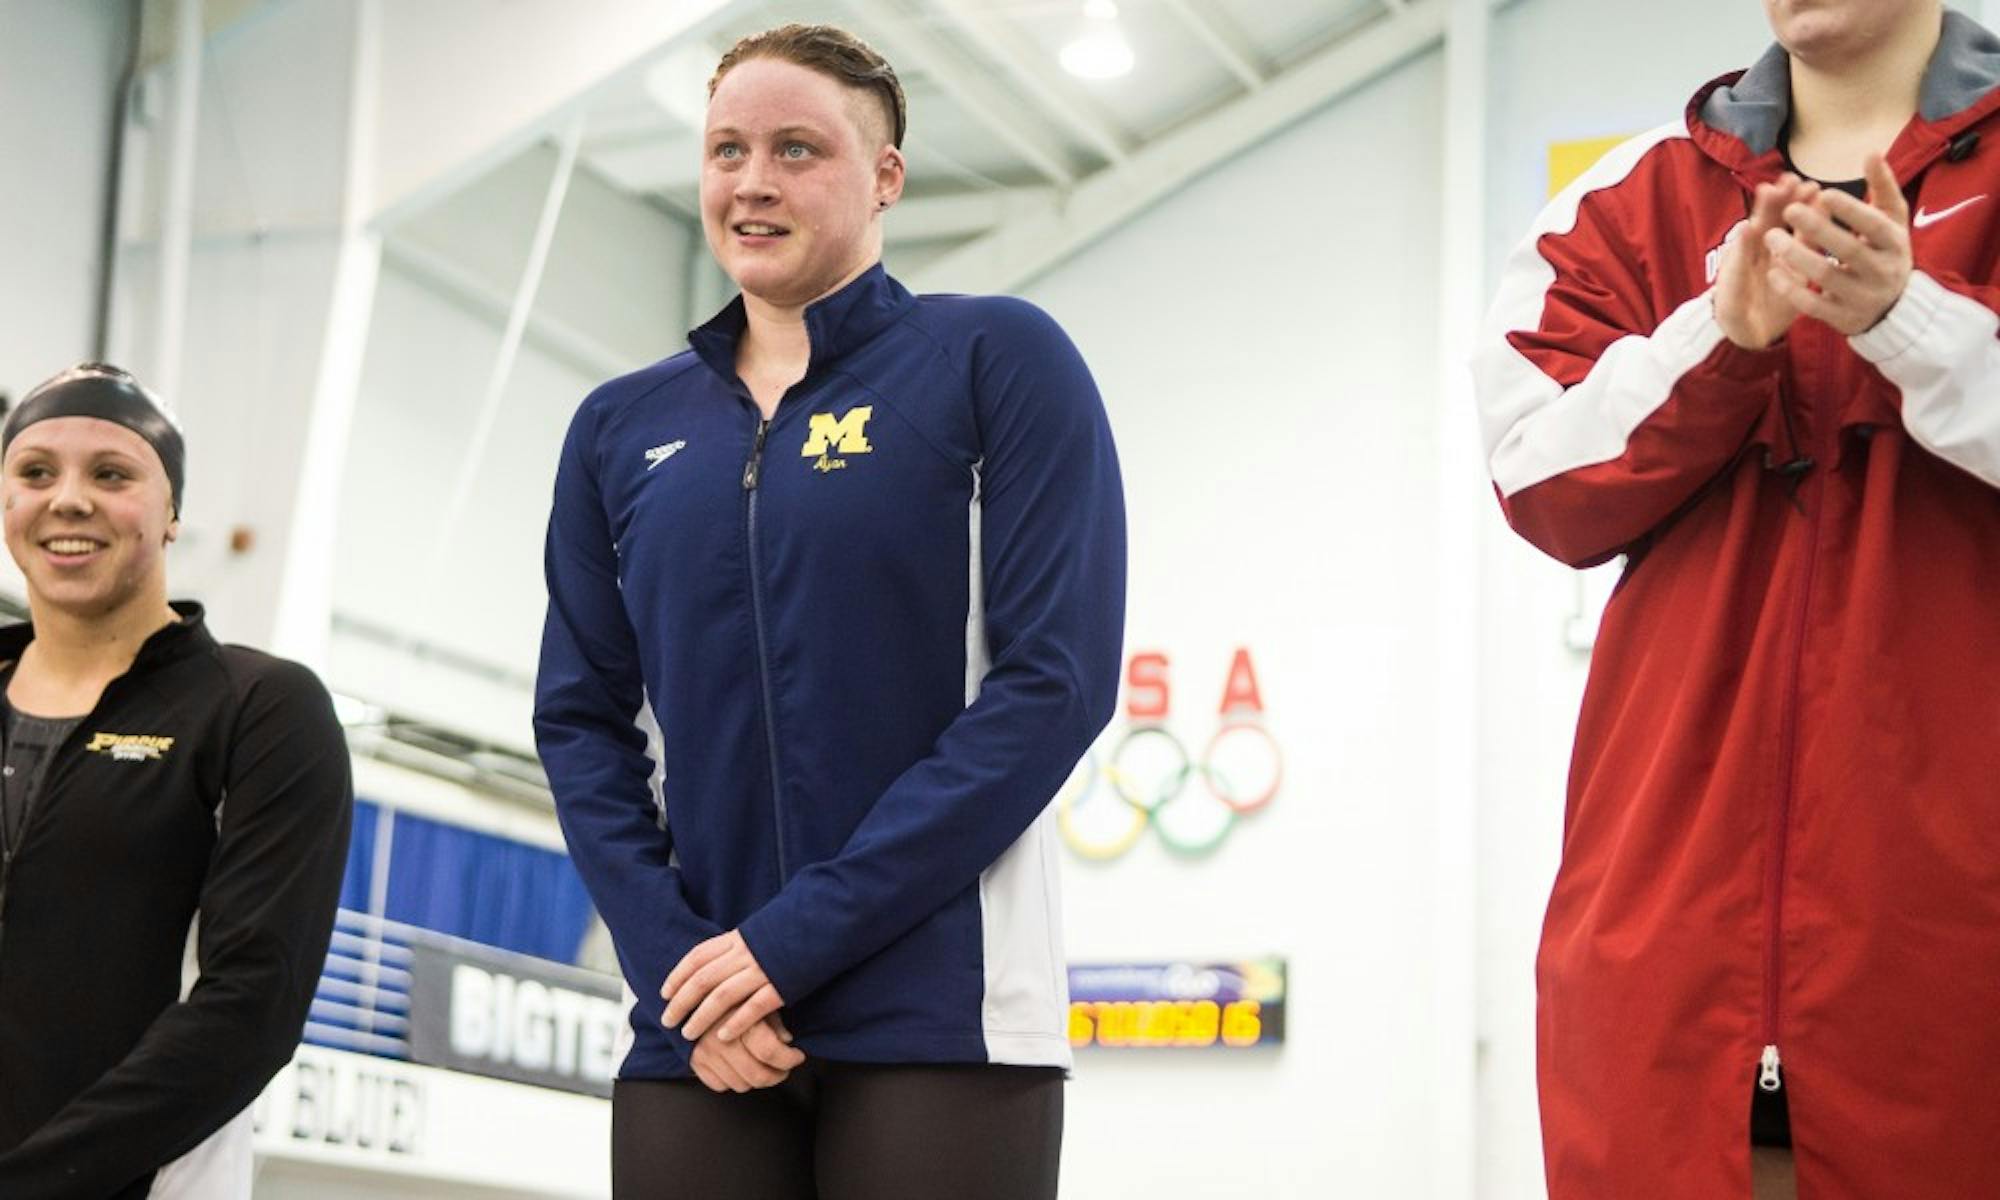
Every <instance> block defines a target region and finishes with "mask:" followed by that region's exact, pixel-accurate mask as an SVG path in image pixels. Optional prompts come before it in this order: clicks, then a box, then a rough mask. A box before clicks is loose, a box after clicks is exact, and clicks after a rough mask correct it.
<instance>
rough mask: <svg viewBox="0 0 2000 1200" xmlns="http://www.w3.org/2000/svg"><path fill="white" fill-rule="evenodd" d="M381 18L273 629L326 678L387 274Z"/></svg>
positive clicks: (368, 24)
mask: <svg viewBox="0 0 2000 1200" xmlns="http://www.w3.org/2000/svg"><path fill="white" fill-rule="evenodd" d="M381 16H382V10H381V3H380V0H360V2H359V3H358V4H356V5H355V7H354V10H353V19H354V43H353V46H354V49H353V55H354V60H353V67H352V73H351V75H350V88H351V91H350V93H349V96H348V116H347V126H348V127H347V146H346V151H345V154H346V166H345V171H344V177H343V187H342V197H341V205H340V232H339V244H338V247H337V248H336V250H335V251H334V253H335V262H334V270H333V294H332V296H331V298H330V299H329V302H328V304H327V309H326V331H325V334H324V337H323V338H322V340H321V343H320V354H319V364H318V366H319V369H318V372H317V374H316V376H315V378H314V380H313V391H312V410H311V412H310V413H309V414H308V416H307V420H306V433H305V437H304V439H303V444H302V446H301V448H300V458H299V471H298V488H297V492H296V500H295V502H294V504H293V508H292V518H291V522H290V527H289V532H288V534H287V536H286V538H285V541H284V545H283V553H284V556H285V557H284V567H283V573H282V575H281V576H280V577H279V583H278V603H277V606H276V609H275V611H274V612H273V614H272V619H271V635H270V636H271V643H270V644H271V648H272V650H273V651H275V652H276V653H278V654H282V655H284V656H285V657H287V658H292V659H296V660H297V661H299V662H302V663H305V664H306V665H307V666H310V667H312V668H313V669H315V670H318V671H325V670H326V667H327V658H328V650H329V646H330V643H331V640H332V637H333V559H334V539H335V535H336V533H337V531H338V529H339V517H340V488H341V483H342V481H343V479H344V478H345V475H346V468H347V446H348V435H349V433H350V432H351V431H352V429H353V426H354V408H355V404H356V402H357V400H358V399H359V395H360V391H361V369H362V364H363V362H364V361H365V359H366V357H367V351H368V329H369V325H370V323H371V321H372V319H373V317H374V311H375V292H376V286H377V284H378V283H379V281H380V278H381V271H382V238H381V235H380V234H378V233H376V232H375V231H374V230H373V229H370V228H369V227H368V226H367V225H366V223H365V218H366V216H367V214H368V212H369V210H370V207H371V199H372V190H373V183H374V167H375V152H374V135H375V126H376V106H377V104H378V102H379V98H380V72H381V51H382V45H381V32H382V31H381Z"/></svg>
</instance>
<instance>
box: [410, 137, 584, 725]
mask: <svg viewBox="0 0 2000 1200" xmlns="http://www.w3.org/2000/svg"><path fill="white" fill-rule="evenodd" d="M585 120H586V118H585V115H584V114H583V112H581V111H579V112H578V113H577V114H576V115H575V116H574V117H572V118H570V121H569V124H568V126H567V127H565V129H564V130H563V135H562V144H561V150H560V153H559V155H558V157H557V160H556V167H555V171H554V173H553V174H551V175H550V176H549V188H548V192H547V193H546V194H545V195H544V196H543V198H542V212H541V216H540V218H539V219H538V220H537V221H536V223H535V233H534V238H533V240H532V241H531V242H530V243H529V246H528V261H527V263H526V265H525V266H523V267H522V268H521V279H520V283H519V284H518V285H517V286H516V287H515V289H514V303H513V304H512V306H511V307H510V308H509V310H508V313H507V327H506V329H505V330H503V331H502V333H501V335H500V347H499V349H498V350H497V351H496V352H495V353H494V355H493V367H492V370H490V371H489V372H488V373H487V376H486V390H485V391H484V392H483V393H482V394H481V396H480V400H479V411H478V413H477V414H476V415H475V416H474V417H473V422H472V431H471V435H470V436H469V437H468V438H467V440H466V445H465V453H464V454H463V455H461V456H460V458H459V461H458V474H457V476H456V477H455V478H454V479H453V480H452V487H451V492H450V494H449V496H448V497H447V498H446V500H445V504H444V509H443V511H442V512H441V513H440V514H439V517H438V525H437V534H436V536H435V537H434V538H433V540H432V543H431V552H430V554H429V555H428V556H426V557H425V559H424V568H423V570H424V576H423V582H422V584H421V586H420V587H419V588H418V589H417V590H416V591H415V592H414V593H413V594H414V595H415V597H416V602H417V604H418V606H419V616H418V618H417V619H414V620H412V621H410V622H409V623H408V624H407V625H406V626H405V627H404V630H403V635H404V642H405V644H404V647H403V648H404V649H405V650H408V649H409V647H410V646H411V645H413V644H415V643H416V642H418V641H421V640H422V639H423V638H425V637H426V636H427V634H426V630H427V628H428V621H427V620H426V619H425V618H427V617H430V616H432V615H434V613H431V612H428V611H424V609H426V608H427V607H428V606H431V605H434V604H435V603H436V600H435V598H436V597H437V596H438V595H439V594H440V593H441V592H442V590H443V589H442V587H441V585H442V583H443V582H444V570H445V565H446V563H447V561H448V559H449V555H450V550H451V545H452V540H453V538H454V537H455V536H456V534H457V533H458V526H459V522H461V521H462V520H464V519H465V510H466V507H467V506H468V505H469V504H470V503H471V502H472V489H473V487H474V486H475V485H476V484H477V483H478V482H479V474H480V468H481V467H482V466H483V465H484V463H485V458H486V443H487V442H488V441H489V440H490V439H491V438H492V436H493V426H494V423H495V422H496V421H497V420H498V419H499V416H500V403H501V400H502V399H503V398H504V396H505V395H506V391H507V381H508V379H510V378H511V377H512V376H513V373H514V360H515V358H516V357H517V356H518V355H519V354H520V351H521V339H522V337H523V336H524V335H525V334H526V333H527V331H528V316H529V314H530V313H532V312H533V311H534V307H535V295H536V293H538V292H539V291H540V290H541V286H542V270H543V268H544V267H546V266H547V265H548V261H549V247H550V246H551V245H552V244H553V243H554V241H555V234H556V222H557V220H558V219H559V218H560V217H561V216H562V209H563V200H564V199H565V198H566V197H567V196H568V195H569V183H570V180H571V179H572V178H573V177H574V176H575V174H576V158H577V151H578V150H579V149H580V148H581V147H582V145H583V131H584V125H585ZM409 661H410V655H408V654H407V653H406V654H403V655H401V656H399V659H398V662H399V664H401V667H399V669H402V668H406V667H407V664H408V663H409ZM397 690H398V688H396V687H392V688H391V689H390V699H391V701H392V702H393V699H394V694H395V692H396V691H397Z"/></svg>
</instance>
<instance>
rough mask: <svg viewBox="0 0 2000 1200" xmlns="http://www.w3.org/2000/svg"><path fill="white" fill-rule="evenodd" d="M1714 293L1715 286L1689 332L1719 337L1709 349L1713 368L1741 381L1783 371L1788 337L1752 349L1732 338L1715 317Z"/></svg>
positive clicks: (1714, 372)
mask: <svg viewBox="0 0 2000 1200" xmlns="http://www.w3.org/2000/svg"><path fill="white" fill-rule="evenodd" d="M1714 297H1715V292H1714V289H1712V288H1711V289H1710V290H1709V302H1708V303H1707V304H1705V305H1703V306H1701V308H1700V309H1699V310H1698V311H1699V313H1700V323H1699V325H1698V326H1696V327H1695V328H1694V329H1692V330H1690V331H1689V332H1688V334H1687V336H1688V337H1689V338H1690V340H1693V339H1695V338H1713V339H1714V340H1715V349H1714V350H1712V351H1710V352H1709V356H1708V358H1707V360H1706V362H1707V365H1708V369H1709V371H1710V372H1711V373H1713V374H1714V375H1716V376H1717V377H1719V378H1722V379H1727V380H1729V381H1731V382H1737V383H1748V382H1751V381H1754V380H1758V379H1765V378H1768V377H1770V376H1772V375H1776V374H1778V373H1779V372H1781V371H1783V370H1784V366H1785V358H1786V356H1787V355H1788V354H1789V353H1790V351H1789V350H1788V349H1787V348H1786V346H1785V339H1784V338H1783V337H1779V338H1778V340H1777V341H1774V342H1772V343H1771V344H1770V345H1768V346H1766V347H1764V348H1763V349H1761V350H1751V349H1749V348H1747V347H1744V346H1739V345H1737V344H1736V343H1735V342H1732V341H1730V340H1729V335H1728V334H1726V333H1724V332H1723V331H1722V322H1720V321H1718V320H1716V319H1715V300H1714ZM1664 328H1665V326H1662V329H1663V330H1664Z"/></svg>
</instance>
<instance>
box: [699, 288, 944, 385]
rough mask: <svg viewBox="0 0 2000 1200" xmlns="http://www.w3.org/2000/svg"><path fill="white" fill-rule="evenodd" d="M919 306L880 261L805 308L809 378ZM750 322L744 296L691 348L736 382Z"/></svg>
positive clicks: (706, 328) (707, 325)
mask: <svg viewBox="0 0 2000 1200" xmlns="http://www.w3.org/2000/svg"><path fill="white" fill-rule="evenodd" d="M915 304H916V297H914V296H912V295H910V293H909V291H908V289H906V288H904V287H903V285H902V284H900V283H897V282H896V281H895V280H894V279H893V278H891V277H890V275H889V273H888V272H887V271H885V270H883V269H882V264H881V263H879V262H878V263H876V264H875V265H874V266H872V267H869V268H868V269H867V270H866V271H863V272H862V273H861V274H860V275H859V276H858V277H856V278H855V279H854V280H853V281H852V282H850V283H848V284H847V286H845V287H843V288H841V289H840V290H839V291H837V292H834V293H832V294H831V295H827V296H822V297H820V298H819V299H817V300H815V301H813V302H812V303H811V304H809V305H807V306H806V337H807V340H808V341H809V342H810V343H811V346H812V358H811V360H810V361H809V362H808V363H807V364H806V374H807V375H808V376H811V375H813V374H814V373H816V372H817V371H819V370H820V368H822V367H824V366H826V365H827V364H829V363H832V362H836V361H838V360H839V359H841V358H844V357H845V356H846V355H848V354H849V353H851V352H852V351H854V350H856V349H858V348H859V347H861V346H864V345H866V344H867V343H868V342H870V341H872V340H873V339H874V337H875V335H876V334H878V333H880V332H882V331H883V330H884V329H886V328H888V327H889V326H890V325H892V324H894V323H895V322H896V321H897V320H898V319H899V318H901V317H902V316H903V314H904V313H906V312H908V311H909V310H910V309H911V307H913V306H914V305H915ZM748 320H749V318H748V317H747V315H746V314H745V312H744V308H743V297H742V296H737V297H736V298H735V299H734V300H731V301H730V302H729V303H728V305H726V306H725V307H724V308H723V310H722V311H721V312H719V313H717V314H716V315H715V316H714V317H712V318H710V319H709V320H708V321H707V322H706V323H704V324H703V325H701V326H700V327H698V328H696V329H695V330H694V331H693V332H691V333H689V334H688V345H689V346H691V347H693V348H694V352H695V354H696V355H697V356H699V357H700V359H701V361H702V362H704V363H706V364H708V368H709V369H710V370H712V371H714V372H715V373H716V374H718V375H720V376H722V377H723V378H724V379H726V380H729V381H730V382H731V383H734V382H736V378H737V376H736V346H737V343H739V342H741V341H742V340H743V330H744V328H745V327H746V325H747V323H748Z"/></svg>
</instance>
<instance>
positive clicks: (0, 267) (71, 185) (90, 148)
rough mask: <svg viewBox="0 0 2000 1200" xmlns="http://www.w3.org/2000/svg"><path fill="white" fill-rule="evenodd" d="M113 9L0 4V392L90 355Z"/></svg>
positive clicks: (121, 19)
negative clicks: (0, 171) (0, 169)
mask: <svg viewBox="0 0 2000 1200" xmlns="http://www.w3.org/2000/svg"><path fill="white" fill-rule="evenodd" d="M128 17H129V10H128V9H127V7H126V6H125V5H123V4H117V3H110V2H108V0H107V2H104V3H92V4H77V3H74V2H73V0H7V3H5V4H0V161H4V162H6V164H7V168H8V169H7V176H8V178H7V181H6V186H5V187H0V279H4V280H5V281H6V286H5V287H0V391H7V392H11V393H12V394H13V395H14V396H15V397H16V398H18V397H19V396H20V395H21V393H22V392H25V391H26V390H27V389H28V388H29V387H31V386H33V385H34V384H36V383H37V382H39V381H41V380H42V379H45V378H47V377H48V376H50V375H53V374H54V373H55V372H56V371H58V370H61V369H62V368H63V367H66V366H69V365H70V364H71V363H74V362H76V361H77V360H79V359H82V358H85V357H88V356H89V354H90V353H91V349H92V347H91V337H92V322H93V319H94V313H95V310H96V304H97V281H98V271H99V264H100V261H101V259H102V255H101V253H100V250H101V246H102V242H103V239H104V232H103V226H104V203H105V196H106V191H107V187H106V184H107V181H108V179H109V173H110V160H111V142H112V139H111V130H112V119H113V113H114V112H115V111H116V100H117V90H118V83H119V77H120V75H121V74H122V73H123V72H124V68H125V59H126V55H127V54H128V53H129V49H130V39H131V37H132V36H133V32H132V31H131V30H130V29H129V28H128V27H127V26H128V24H129V21H128Z"/></svg>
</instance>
